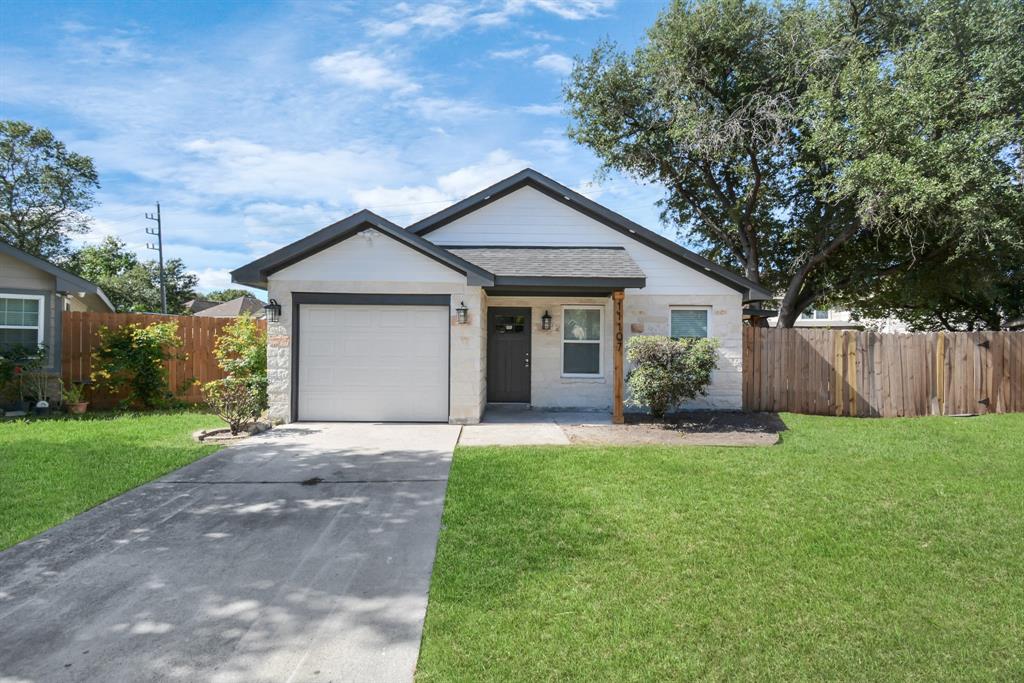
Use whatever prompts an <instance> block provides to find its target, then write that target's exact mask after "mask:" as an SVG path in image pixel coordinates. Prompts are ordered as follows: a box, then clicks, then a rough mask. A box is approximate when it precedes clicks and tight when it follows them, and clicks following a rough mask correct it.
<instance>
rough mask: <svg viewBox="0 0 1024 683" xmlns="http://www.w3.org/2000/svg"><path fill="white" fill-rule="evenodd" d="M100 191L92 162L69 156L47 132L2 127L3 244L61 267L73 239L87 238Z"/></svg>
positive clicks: (0, 214)
mask: <svg viewBox="0 0 1024 683" xmlns="http://www.w3.org/2000/svg"><path fill="white" fill-rule="evenodd" d="M98 187H99V179H98V176H97V175H96V169H95V168H93V163H92V159H90V158H89V157H87V156H83V155H81V154H76V153H74V152H69V151H68V150H67V148H66V147H65V145H64V143H63V142H61V141H60V140H57V139H56V138H55V137H54V135H53V133H51V132H50V131H49V130H47V129H45V128H33V127H32V126H30V125H29V124H27V123H24V122H22V121H9V120H8V121H0V239H3V240H5V241H6V242H8V243H10V244H11V245H13V246H15V247H17V248H18V249H21V250H22V251H26V252H28V253H30V254H34V255H35V256H38V257H40V258H43V259H46V260H49V261H55V262H62V261H63V260H65V259H66V258H67V257H68V255H69V254H70V252H71V246H70V238H71V236H72V235H75V234H81V233H84V232H88V230H89V218H88V216H87V215H86V213H85V212H86V211H88V210H89V209H90V208H92V206H93V204H94V199H93V195H94V193H95V191H96V189H97V188H98Z"/></svg>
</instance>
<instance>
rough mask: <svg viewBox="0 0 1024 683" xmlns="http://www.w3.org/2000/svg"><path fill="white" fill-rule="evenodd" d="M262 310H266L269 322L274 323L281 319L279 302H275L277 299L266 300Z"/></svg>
mask: <svg viewBox="0 0 1024 683" xmlns="http://www.w3.org/2000/svg"><path fill="white" fill-rule="evenodd" d="M263 310H264V311H266V312H267V320H269V321H270V322H272V323H276V322H277V321H278V320H280V319H281V304H279V303H277V299H271V300H270V301H268V302H267V305H266V306H264V307H263Z"/></svg>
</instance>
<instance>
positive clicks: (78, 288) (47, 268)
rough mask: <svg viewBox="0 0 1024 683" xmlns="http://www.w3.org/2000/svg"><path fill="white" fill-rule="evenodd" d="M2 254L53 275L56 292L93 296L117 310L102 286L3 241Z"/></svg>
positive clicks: (0, 242) (112, 309)
mask: <svg viewBox="0 0 1024 683" xmlns="http://www.w3.org/2000/svg"><path fill="white" fill-rule="evenodd" d="M0 254H7V255H8V256H10V257H12V258H15V259H18V260H19V261H21V262H22V263H27V264H28V265H30V266H32V267H33V268H38V269H39V270H41V271H43V272H45V273H48V274H49V275H52V276H53V277H54V278H55V279H56V291H58V292H68V293H72V292H74V293H83V294H92V295H94V296H95V297H96V298H97V299H99V301H100V302H101V303H102V304H103V305H104V306H106V307H107V308H108V309H109V310H110V311H114V310H115V309H114V304H112V303H111V302H110V299H109V298H107V295H106V293H105V292H104V291H103V290H102V289H100V286H99V285H97V284H93V283H92V282H89V281H88V280H85V279H82V278H80V277H78V276H77V275H75V274H74V273H71V272H68V271H66V270H64V269H63V268H60V267H58V266H55V265H53V264H52V263H50V262H49V261H46V260H44V259H41V258H39V257H38V256H33V255H32V254H30V253H28V252H26V251H22V250H21V249H18V248H17V247H15V246H13V245H11V244H8V243H7V242H4V241H3V240H0Z"/></svg>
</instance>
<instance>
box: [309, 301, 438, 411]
mask: <svg viewBox="0 0 1024 683" xmlns="http://www.w3.org/2000/svg"><path fill="white" fill-rule="evenodd" d="M451 302H452V297H451V295H450V294H359V293H343V292H292V369H291V374H292V391H291V397H292V400H291V404H292V405H291V415H292V422H298V420H299V335H300V334H301V330H300V329H299V318H300V316H299V307H300V306H301V305H302V304H328V305H330V304H337V305H343V306H446V307H448V308H449V310H450V309H451ZM451 355H452V335H451V327H449V328H448V415H449V417H450V416H451V398H452V396H451V395H452V381H451V373H452V364H451Z"/></svg>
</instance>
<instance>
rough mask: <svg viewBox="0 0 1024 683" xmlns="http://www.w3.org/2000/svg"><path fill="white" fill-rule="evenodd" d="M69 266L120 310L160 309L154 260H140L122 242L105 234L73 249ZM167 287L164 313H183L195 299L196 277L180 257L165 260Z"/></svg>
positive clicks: (157, 270) (156, 270) (142, 310)
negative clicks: (92, 283)
mask: <svg viewBox="0 0 1024 683" xmlns="http://www.w3.org/2000/svg"><path fill="white" fill-rule="evenodd" d="M69 267H70V268H71V269H72V270H73V271H75V272H76V273H78V274H79V275H80V276H82V277H83V278H85V279H86V280H89V281H90V282H94V283H96V284H98V285H99V286H100V287H102V288H103V290H104V291H105V292H106V293H107V295H108V296H109V297H110V299H111V301H112V302H113V303H114V306H115V307H116V308H117V310H119V311H136V312H149V313H152V312H157V311H159V310H160V268H159V265H158V264H157V263H156V261H140V260H139V258H138V257H137V256H136V255H135V254H134V253H133V252H131V251H128V249H127V247H126V245H125V243H124V242H123V241H122V240H120V239H118V238H117V237H113V236H107V237H106V238H105V239H104V240H103V241H102V242H101V243H99V244H96V245H91V246H87V247H84V248H82V249H81V250H79V251H78V252H76V253H75V254H74V255H73V256H72V258H71V260H70V262H69ZM164 281H165V282H166V286H167V312H168V313H173V314H181V313H184V312H185V302H187V301H189V300H190V299H194V298H196V293H195V290H196V284H197V282H198V278H197V277H196V276H195V275H194V274H193V273H189V272H188V271H187V270H186V269H185V264H184V262H182V260H181V259H177V258H173V259H170V260H168V261H165V262H164Z"/></svg>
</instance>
